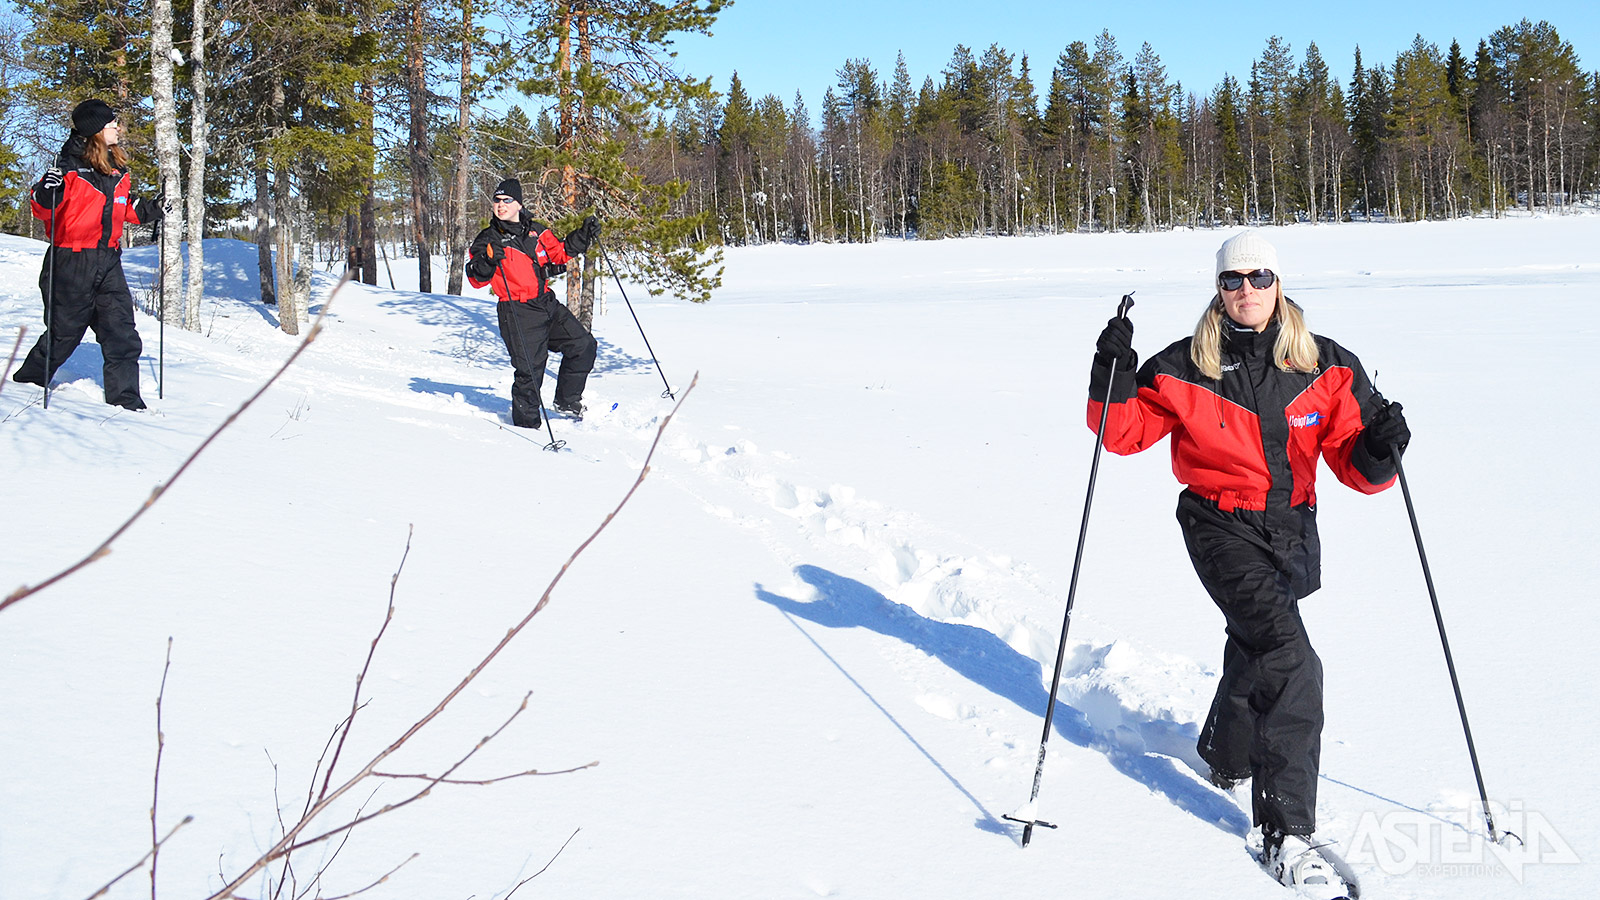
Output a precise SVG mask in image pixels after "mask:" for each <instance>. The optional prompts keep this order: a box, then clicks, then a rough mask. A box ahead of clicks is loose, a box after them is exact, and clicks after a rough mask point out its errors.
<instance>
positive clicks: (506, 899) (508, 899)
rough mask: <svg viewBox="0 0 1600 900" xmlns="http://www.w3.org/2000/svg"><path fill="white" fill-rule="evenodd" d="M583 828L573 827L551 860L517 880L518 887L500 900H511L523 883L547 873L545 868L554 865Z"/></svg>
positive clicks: (507, 892)
mask: <svg viewBox="0 0 1600 900" xmlns="http://www.w3.org/2000/svg"><path fill="white" fill-rule="evenodd" d="M582 830H583V829H582V828H576V829H573V831H572V833H571V834H569V835H567V839H566V840H565V841H562V842H561V846H560V847H558V848H557V849H556V853H555V856H552V857H550V859H549V861H548V862H546V863H545V864H544V866H543V867H542V868H541V869H539V871H537V872H535V873H533V874H532V875H529V876H528V877H527V878H524V879H522V880H521V881H519V882H517V885H516V887H513V888H512V889H511V890H509V891H506V895H505V896H504V897H501V898H500V900H511V895H512V894H515V893H516V892H517V890H518V888H521V887H522V886H523V885H525V884H527V883H528V882H530V881H532V880H534V879H535V878H538V877H539V876H540V875H543V874H544V873H545V870H547V869H549V868H550V866H551V865H553V864H554V863H555V861H556V860H557V859H558V858H560V856H561V854H562V853H563V852H565V851H566V849H567V845H568V844H570V843H572V839H573V838H575V837H577V836H578V832H580V831H582Z"/></svg>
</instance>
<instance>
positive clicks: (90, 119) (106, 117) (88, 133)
mask: <svg viewBox="0 0 1600 900" xmlns="http://www.w3.org/2000/svg"><path fill="white" fill-rule="evenodd" d="M116 117H117V111H116V110H114V109H112V108H111V107H109V106H107V105H106V103H105V101H104V100H85V101H83V102H82V103H79V104H78V105H77V106H76V107H74V108H73V110H72V130H73V131H76V132H77V133H79V134H81V135H83V136H84V137H94V136H95V135H97V134H99V133H100V129H102V128H105V127H106V126H107V125H109V124H111V120H113V119H115V118H116Z"/></svg>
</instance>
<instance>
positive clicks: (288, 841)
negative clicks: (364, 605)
mask: <svg viewBox="0 0 1600 900" xmlns="http://www.w3.org/2000/svg"><path fill="white" fill-rule="evenodd" d="M699 381H700V373H698V372H696V373H695V376H694V378H693V379H692V380H691V381H690V382H689V386H688V387H687V388H685V389H684V391H683V394H682V396H680V397H679V398H678V402H677V404H676V405H674V406H673V407H672V411H671V412H669V413H667V415H666V416H665V417H664V418H663V419H662V420H661V425H660V426H659V427H658V428H657V429H656V436H655V440H653V441H651V442H650V451H649V452H648V453H646V454H645V458H644V465H643V466H641V467H640V469H639V477H638V478H636V479H634V482H633V485H632V486H631V487H629V488H628V492H627V493H626V494H624V495H623V497H622V500H621V501H619V502H618V503H617V505H616V508H615V509H613V510H612V511H611V512H610V513H609V514H608V515H607V516H606V517H605V519H604V520H603V521H602V522H601V523H600V525H599V526H598V527H597V528H595V530H594V533H593V534H591V535H589V537H588V538H587V539H585V540H584V542H583V543H581V544H579V545H578V549H576V550H574V551H572V555H571V556H569V557H567V561H566V562H565V563H564V564H562V566H561V570H560V571H558V572H557V573H556V575H555V577H554V578H552V579H551V580H550V584H549V586H548V587H546V588H545V590H544V594H542V595H541V596H540V597H539V601H538V603H536V604H535V605H534V607H533V609H532V610H530V611H529V612H528V614H527V615H526V616H523V618H522V621H520V622H518V623H517V624H516V625H514V626H512V628H511V629H510V630H508V631H507V632H506V634H505V636H504V637H502V638H501V639H500V641H499V642H498V643H497V644H495V645H494V649H492V650H490V651H489V653H488V655H487V656H485V657H484V658H483V659H482V660H481V661H480V662H479V663H478V664H477V665H476V666H475V667H473V669H472V671H471V672H468V673H467V675H466V677H465V678H463V679H461V682H460V683H459V684H457V685H456V686H455V687H454V688H452V689H451V690H450V692H449V693H448V694H446V695H445V696H444V699H442V700H440V701H439V702H438V703H437V704H435V705H434V707H433V709H431V710H429V711H428V713H427V714H426V715H424V716H423V717H422V718H421V719H419V720H417V722H416V724H414V725H412V726H411V727H410V728H408V729H406V731H405V733H404V734H402V735H400V737H398V738H396V739H395V740H394V742H393V743H391V744H390V745H389V746H388V747H385V748H384V749H383V750H381V751H380V752H379V753H378V754H377V755H376V756H374V757H373V758H372V759H371V760H369V761H368V762H367V764H366V765H365V766H363V767H362V768H361V771H359V772H357V773H356V774H354V775H352V776H351V777H350V778H348V779H346V780H345V781H344V783H343V784H341V785H339V786H338V787H337V788H335V789H333V790H332V791H330V792H329V793H328V794H327V796H325V797H323V798H322V799H320V800H318V801H317V803H316V805H315V806H314V807H312V809H311V810H309V811H308V812H307V813H306V814H305V815H303V816H301V818H300V821H299V822H297V823H295V825H294V826H293V827H292V828H290V829H289V830H288V831H287V832H286V833H285V834H284V835H283V837H281V838H279V839H278V841H277V843H275V844H273V845H272V847H270V848H268V849H267V851H266V852H264V853H262V854H261V856H260V857H258V858H257V859H256V860H255V861H254V862H253V863H251V864H250V865H249V866H247V867H246V868H245V870H244V871H242V872H240V873H239V874H238V875H236V876H235V877H234V878H233V879H232V880H231V881H229V882H228V883H227V884H225V885H223V887H222V888H221V889H220V890H218V891H217V892H215V893H213V894H211V895H210V896H209V897H207V898H206V900H222V898H225V897H232V896H234V893H235V892H236V891H237V890H238V889H239V886H240V885H242V884H244V883H245V882H246V881H248V880H250V879H251V878H252V877H254V876H255V874H256V873H257V872H259V871H261V870H262V869H263V868H265V867H266V866H268V865H270V864H271V863H272V861H273V860H275V859H277V858H279V857H280V856H282V855H283V854H285V853H288V852H292V851H293V850H295V849H297V848H298V847H301V846H305V845H307V844H310V843H314V842H315V841H316V840H323V839H326V838H327V837H329V836H331V835H333V834H337V833H339V832H341V831H344V830H346V829H348V828H350V827H353V826H354V825H356V824H358V823H357V822H351V823H348V824H346V825H344V826H341V827H339V828H335V829H333V830H331V831H328V832H325V833H324V834H323V835H320V836H319V837H318V838H313V839H309V840H302V839H301V838H300V834H301V833H302V832H304V831H306V830H307V829H308V828H310V826H311V822H312V821H313V820H314V819H315V818H316V817H317V816H318V815H320V814H321V813H322V812H323V811H324V810H326V809H327V808H328V807H329V806H331V805H332V804H333V803H334V802H335V801H337V800H339V798H341V797H343V796H344V794H345V793H347V792H348V791H350V790H351V789H353V788H354V787H355V786H356V785H357V784H359V783H360V782H361V781H363V780H364V779H366V778H368V777H369V776H371V775H372V773H373V772H375V771H376V770H377V768H378V766H379V765H381V764H382V763H383V761H384V760H385V759H388V758H389V757H390V756H392V755H394V754H395V752H396V751H398V750H399V749H400V748H401V747H402V746H404V745H405V743H406V742H407V741H409V740H410V739H411V737H412V736H413V735H415V734H416V733H417V732H418V731H421V730H422V729H423V728H424V727H425V726H427V724H428V723H429V722H432V721H433V720H434V719H436V718H438V717H439V714H440V713H442V712H444V709H445V707H446V706H449V705H450V702H451V701H453V700H454V699H455V698H456V697H457V696H458V695H459V694H460V693H461V692H462V691H464V690H466V689H467V686H468V685H470V684H471V683H472V682H473V681H474V680H475V679H476V678H477V677H478V675H479V674H480V673H482V672H483V670H484V669H485V668H486V667H487V666H488V665H489V663H490V662H492V661H493V660H494V658H495V657H496V656H498V655H499V654H500V651H502V650H504V649H505V648H506V646H507V645H508V644H510V643H511V641H512V640H514V639H515V638H516V636H517V635H518V634H520V633H522V630H523V629H524V628H526V627H527V626H528V623H529V622H531V621H533V617H534V616H536V615H538V614H539V613H540V612H541V611H542V610H543V609H544V608H545V606H547V605H548V604H549V603H550V596H551V594H552V593H553V592H554V591H555V588H556V585H557V584H559V583H560V582H561V578H562V576H564V575H566V573H567V569H569V568H571V566H572V563H573V562H574V561H575V560H576V559H577V558H578V556H579V554H581V553H583V551H584V550H586V549H588V547H589V545H590V544H592V543H594V541H595V539H596V538H598V537H599V536H600V533H601V532H603V531H605V529H606V526H607V525H610V524H611V521H612V520H613V519H615V518H616V517H617V514H618V513H620V512H621V511H622V508H623V507H624V506H626V505H627V503H628V501H629V500H630V499H632V498H633V495H634V493H635V492H637V491H638V490H639V486H640V485H641V484H643V483H644V479H645V476H647V475H649V474H650V460H652V459H653V458H655V453H656V450H657V449H658V448H659V447H660V446H661V437H662V435H664V434H665V433H666V430H667V425H668V424H669V423H671V422H672V419H673V417H674V416H676V415H677V414H678V410H679V409H681V408H682V407H683V404H684V401H686V400H688V399H689V395H690V394H691V393H693V392H694V388H695V385H696V384H698V383H699ZM524 704H526V700H524ZM519 712H520V710H519ZM513 718H515V716H513ZM502 727H504V726H502ZM480 746H481V744H480ZM474 752H476V748H474ZM470 755H471V754H468V756H470ZM462 761H463V762H464V761H465V760H462ZM457 765H458V766H459V765H460V763H457ZM454 769H455V767H454V766H452V767H451V771H453V770H454ZM449 775H450V771H446V772H445V773H444V774H443V775H442V776H441V777H448V776H449ZM426 793H427V789H424V790H423V791H422V792H421V793H419V794H418V795H416V796H414V797H412V798H410V799H408V800H405V801H402V804H404V803H410V802H412V801H413V800H416V799H418V798H419V797H421V796H424V795H426ZM402 804H394V805H393V806H389V807H385V808H384V809H383V810H379V811H378V812H377V813H374V814H373V816H377V815H382V814H383V813H384V812H385V811H387V810H389V809H392V808H396V807H398V806H399V805H402ZM367 818H372V816H368V817H367Z"/></svg>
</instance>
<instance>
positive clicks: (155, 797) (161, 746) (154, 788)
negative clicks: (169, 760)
mask: <svg viewBox="0 0 1600 900" xmlns="http://www.w3.org/2000/svg"><path fill="white" fill-rule="evenodd" d="M171 671H172V636H171V635H168V636H167V664H166V665H165V666H162V667H161V690H160V691H157V692H156V768H155V775H154V776H153V777H152V778H151V782H152V784H151V786H150V900H156V863H157V862H159V861H160V857H161V853H160V851H161V842H160V841H159V840H157V839H156V836H157V834H158V832H157V831H156V809H157V807H159V806H160V801H161V751H163V750H165V749H166V748H167V735H166V732H164V731H162V730H161V701H162V700H164V699H166V696H167V673H168V672H171Z"/></svg>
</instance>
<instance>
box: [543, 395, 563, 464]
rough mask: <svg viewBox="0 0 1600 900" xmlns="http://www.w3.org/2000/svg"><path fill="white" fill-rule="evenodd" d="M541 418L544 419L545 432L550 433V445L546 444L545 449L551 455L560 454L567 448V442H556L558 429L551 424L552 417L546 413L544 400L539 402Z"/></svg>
mask: <svg viewBox="0 0 1600 900" xmlns="http://www.w3.org/2000/svg"><path fill="white" fill-rule="evenodd" d="M539 418H541V419H544V427H545V430H546V431H548V432H549V433H550V443H548V444H545V445H544V449H546V450H549V451H550V452H551V453H559V452H560V451H561V449H562V448H563V447H566V446H567V442H566V441H558V440H556V427H555V426H554V425H552V424H550V416H549V415H548V414H547V413H546V412H545V408H544V401H543V400H541V401H539Z"/></svg>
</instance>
